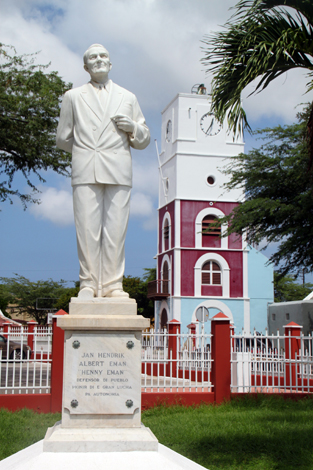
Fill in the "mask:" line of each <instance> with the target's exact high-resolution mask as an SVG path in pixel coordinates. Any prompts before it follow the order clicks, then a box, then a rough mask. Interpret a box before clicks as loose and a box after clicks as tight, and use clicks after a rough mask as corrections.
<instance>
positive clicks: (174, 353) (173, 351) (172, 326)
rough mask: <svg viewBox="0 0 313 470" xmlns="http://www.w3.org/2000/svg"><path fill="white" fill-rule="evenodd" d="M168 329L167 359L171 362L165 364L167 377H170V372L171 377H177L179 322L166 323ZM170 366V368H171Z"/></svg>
mask: <svg viewBox="0 0 313 470" xmlns="http://www.w3.org/2000/svg"><path fill="white" fill-rule="evenodd" d="M167 329H168V359H171V360H172V361H171V362H168V364H167V375H170V372H172V377H177V369H178V367H177V364H178V362H177V360H178V355H179V350H180V344H179V343H180V340H179V335H180V322H179V321H178V320H175V319H174V320H171V321H169V322H168V323H167ZM171 364H172V368H171Z"/></svg>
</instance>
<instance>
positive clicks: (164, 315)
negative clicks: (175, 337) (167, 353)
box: [160, 308, 168, 330]
mask: <svg viewBox="0 0 313 470" xmlns="http://www.w3.org/2000/svg"><path fill="white" fill-rule="evenodd" d="M167 320H168V319H167V311H166V310H165V308H163V310H162V312H161V322H160V328H161V330H164V328H166V327H167Z"/></svg>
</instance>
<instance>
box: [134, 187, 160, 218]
mask: <svg viewBox="0 0 313 470" xmlns="http://www.w3.org/2000/svg"><path fill="white" fill-rule="evenodd" d="M154 211H155V209H154V208H153V201H152V199H151V197H150V196H148V195H146V194H144V193H136V192H133V193H132V196H131V203H130V214H131V216H133V217H147V216H150V215H151V213H152V212H154Z"/></svg>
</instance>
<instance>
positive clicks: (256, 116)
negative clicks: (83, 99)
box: [0, 0, 312, 281]
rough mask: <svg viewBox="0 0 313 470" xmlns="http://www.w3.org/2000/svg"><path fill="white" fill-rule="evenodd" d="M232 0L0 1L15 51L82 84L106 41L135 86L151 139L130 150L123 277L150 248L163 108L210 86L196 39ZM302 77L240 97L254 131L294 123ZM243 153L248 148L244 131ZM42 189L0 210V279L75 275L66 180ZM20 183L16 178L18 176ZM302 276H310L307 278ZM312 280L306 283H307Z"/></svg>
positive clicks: (138, 268)
mask: <svg viewBox="0 0 313 470" xmlns="http://www.w3.org/2000/svg"><path fill="white" fill-rule="evenodd" d="M234 4H235V1H230V0H223V2H221V1H219V0H206V1H204V0H171V1H168V0H89V1H86V0H67V1H66V2H65V1H64V0H52V1H45V0H41V1H36V0H10V2H1V3H0V14H1V33H0V42H2V43H4V44H11V45H14V46H15V48H16V50H17V53H18V54H23V53H32V52H36V51H41V52H40V55H39V57H38V62H39V63H49V62H51V66H50V70H56V71H58V72H59V74H60V75H61V76H62V77H63V79H64V80H65V81H69V82H72V83H73V84H74V86H80V85H82V84H83V83H85V82H86V81H88V75H87V74H86V72H85V71H84V70H83V64H82V56H83V53H84V51H85V50H86V49H87V48H88V46H89V45H90V44H92V43H102V44H104V45H105V46H106V47H107V49H108V50H109V52H110V56H111V61H112V64H113V67H112V71H111V75H110V76H111V78H112V79H113V80H114V81H115V82H117V83H118V84H120V85H121V86H124V87H125V88H127V89H129V90H131V91H132V92H134V93H135V94H136V96H137V98H138V100H139V103H140V105H141V108H142V110H143V113H144V115H145V117H146V120H147V123H148V125H149V127H150V130H151V144H150V145H149V147H148V148H147V149H146V150H144V151H141V152H133V162H134V168H133V173H134V187H133V193H132V203H131V218H130V224H129V230H128V236H127V241H126V274H131V275H134V276H141V275H142V274H143V268H145V267H153V266H154V265H155V261H154V259H153V257H154V256H155V254H156V249H157V246H156V243H157V237H156V221H157V193H158V165H157V156H156V151H155V144H154V139H157V140H158V142H159V143H160V126H161V111H162V109H164V107H165V106H166V105H167V103H168V102H169V101H170V100H171V99H172V98H173V97H174V96H175V95H176V94H177V93H179V92H187V93H188V92H190V90H191V87H192V86H193V85H194V84H195V83H201V82H204V83H205V84H206V86H207V88H208V89H210V77H209V76H206V75H205V72H204V71H203V66H202V65H201V63H200V59H201V57H202V51H201V39H203V37H204V35H206V34H209V33H210V32H212V31H216V30H218V29H220V26H219V25H222V24H223V23H225V21H226V20H227V19H228V18H229V17H230V14H231V12H230V11H229V8H230V7H231V6H233V5H234ZM306 82H307V78H306V76H305V73H304V72H303V71H299V70H295V71H293V72H292V73H288V75H286V76H283V77H281V78H279V79H278V80H277V81H276V82H275V83H274V84H272V85H271V86H270V87H269V88H268V89H267V90H266V91H265V92H262V93H261V94H258V95H256V96H253V97H250V98H249V99H246V96H247V95H248V94H249V92H251V90H252V86H251V87H249V89H248V90H247V91H246V93H245V95H244V96H243V102H244V107H245V109H246V112H247V115H248V119H249V121H250V124H251V125H252V127H253V128H258V127H264V126H271V125H274V124H277V123H281V124H289V123H291V122H293V120H294V118H295V114H296V111H297V110H296V109H295V107H296V105H297V104H298V103H302V102H306V101H309V99H310V98H311V100H312V94H311V95H303V92H304V90H305V84H306ZM246 144H247V145H246V151H247V150H249V148H251V147H252V146H253V145H255V142H254V139H253V138H251V137H250V136H246ZM44 176H45V178H46V183H45V184H44V185H40V187H41V190H42V193H41V195H40V198H41V201H42V203H41V204H40V205H36V206H29V207H28V209H27V210H26V211H23V208H22V207H21V205H20V203H19V202H18V201H17V200H16V201H14V204H13V205H10V204H6V203H5V204H2V205H1V207H0V209H1V212H0V227H1V229H0V276H6V277H10V276H12V275H13V273H18V274H21V275H23V276H25V277H27V278H29V279H31V280H37V279H47V278H52V279H54V280H59V279H65V280H67V281H75V280H78V261H77V254H76V238H75V228H74V224H73V216H72V202H71V187H70V180H69V179H66V178H63V177H59V176H58V175H55V174H53V173H52V172H48V173H47V174H46V175H44ZM16 182H17V183H18V185H20V187H22V188H23V187H25V181H24V180H23V178H18V179H17V180H16ZM308 280H309V276H308ZM310 280H311V279H310Z"/></svg>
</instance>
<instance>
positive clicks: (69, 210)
mask: <svg viewBox="0 0 313 470" xmlns="http://www.w3.org/2000/svg"><path fill="white" fill-rule="evenodd" d="M40 200H41V204H34V205H32V206H30V208H29V211H30V212H31V214H33V215H34V216H35V217H36V218H38V219H44V220H49V221H50V222H52V223H54V224H56V225H71V224H73V223H74V216H73V201H72V194H71V193H70V192H69V191H66V190H64V189H61V190H58V189H56V188H45V189H43V192H42V194H41V195H40Z"/></svg>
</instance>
